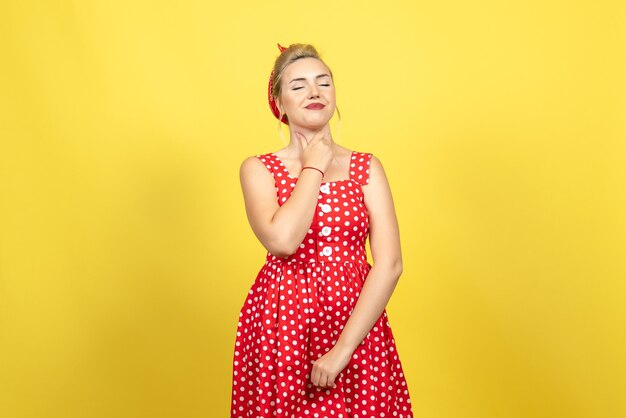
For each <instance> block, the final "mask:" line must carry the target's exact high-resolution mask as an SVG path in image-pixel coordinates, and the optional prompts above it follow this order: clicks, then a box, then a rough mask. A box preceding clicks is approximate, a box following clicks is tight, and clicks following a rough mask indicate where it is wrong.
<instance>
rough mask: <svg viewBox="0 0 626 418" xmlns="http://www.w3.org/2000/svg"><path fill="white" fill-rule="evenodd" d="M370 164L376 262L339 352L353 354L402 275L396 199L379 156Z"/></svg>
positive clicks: (367, 188) (368, 194)
mask: <svg viewBox="0 0 626 418" xmlns="http://www.w3.org/2000/svg"><path fill="white" fill-rule="evenodd" d="M371 158H372V159H371V161H370V181H369V184H367V185H364V186H363V193H364V199H365V206H366V207H367V211H368V214H369V217H370V238H369V239H370V248H371V251H372V258H373V260H374V263H373V265H372V268H371V269H370V271H369V273H368V275H367V278H366V280H365V283H364V284H363V287H362V288H361V292H360V294H359V298H358V300H357V303H356V305H355V307H354V310H353V311H352V315H351V316H350V318H348V321H347V322H346V325H345V327H344V329H343V330H342V332H341V335H340V337H339V340H338V341H337V343H336V346H337V349H338V350H340V351H342V352H344V353H349V355H351V354H352V352H353V351H354V350H355V349H356V348H357V347H358V346H359V344H360V343H361V341H363V339H364V338H365V336H366V335H367V333H368V332H369V331H370V330H371V328H372V327H373V326H374V324H375V323H376V321H377V320H378V318H379V317H380V315H381V314H382V312H383V310H384V309H385V306H386V305H387V302H388V301H389V299H390V298H391V295H392V293H393V291H394V289H395V287H396V284H397V283H398V280H399V278H400V275H401V274H402V252H401V249H400V235H399V230H398V221H397V218H396V213H395V208H394V204H393V199H392V196H391V190H390V188H389V183H388V181H387V177H386V175H385V172H384V169H383V166H382V164H381V162H380V160H379V159H378V158H376V156H374V155H372V157H371Z"/></svg>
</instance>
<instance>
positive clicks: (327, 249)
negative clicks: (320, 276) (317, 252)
mask: <svg viewBox="0 0 626 418" xmlns="http://www.w3.org/2000/svg"><path fill="white" fill-rule="evenodd" d="M332 253H333V249H332V248H331V247H324V249H323V250H322V254H324V255H326V256H329V255H331V254H332Z"/></svg>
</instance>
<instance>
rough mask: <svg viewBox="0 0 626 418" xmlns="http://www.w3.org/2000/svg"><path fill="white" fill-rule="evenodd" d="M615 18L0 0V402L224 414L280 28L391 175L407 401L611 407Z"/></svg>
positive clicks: (620, 125)
mask: <svg viewBox="0 0 626 418" xmlns="http://www.w3.org/2000/svg"><path fill="white" fill-rule="evenodd" d="M625 28H626V6H624V2H621V1H617V0H616V1H563V0H561V1H545V0H532V1H520V2H507V1H495V0H493V1H469V2H468V1H460V0H459V1H428V2H426V1H419V2H418V1H386V2H361V1H353V2H345V1H332V2H330V1H321V2H295V1H280V2H269V3H267V2H252V1H236V2H219V3H218V2H209V1H176V2H173V1H167V2H166V1H154V0H152V1H119V0H116V1H111V0H107V1H64V2H63V1H47V2H44V1H41V2H34V1H18V0H13V1H7V0H5V1H3V2H2V3H1V5H0V54H1V65H0V139H1V145H0V176H1V177H0V193H1V194H0V417H2V418H44V417H45V418H47V417H50V418H52V417H54V418H57V417H58V418H86V417H89V418H127V417H128V418H137V417H146V418H160V417H168V418H170V417H171V418H200V417H227V416H228V415H229V406H230V405H229V402H230V378H231V374H230V373H231V367H232V364H231V360H232V350H233V347H234V346H233V344H234V337H235V329H236V325H237V320H238V314H239V308H240V307H241V304H242V303H243V300H244V298H245V296H246V294H247V291H248V289H249V287H250V285H251V284H252V282H253V280H254V278H255V275H256V273H257V271H258V270H259V269H260V268H261V265H262V263H263V261H264V256H265V250H264V249H263V247H262V246H261V244H260V243H259V242H258V241H257V240H256V238H255V237H254V235H253V233H252V231H251V229H250V227H249V225H248V223H247V219H246V215H245V211H244V206H243V199H242V195H241V189H240V184H239V177H238V170H239V164H240V163H241V161H242V160H243V159H244V158H245V157H247V156H250V155H254V154H260V153H265V152H270V151H276V150H278V149H280V148H282V147H283V143H282V141H281V139H280V137H279V136H278V134H277V123H276V122H277V120H276V119H275V118H274V117H273V116H272V115H271V113H270V111H269V107H268V104H267V101H266V93H267V90H266V89H267V81H268V77H269V72H270V70H271V66H272V63H273V60H274V59H275V57H276V56H277V54H278V49H277V47H276V43H277V42H280V43H281V44H283V45H289V44H290V43H294V42H306V43H312V44H314V45H315V46H316V47H317V48H318V49H319V51H320V52H321V54H322V56H323V58H324V59H325V60H326V61H327V63H328V64H329V66H330V67H331V68H332V70H333V72H334V74H335V82H336V86H337V103H338V105H339V108H340V109H341V113H342V121H341V133H340V135H339V138H337V137H336V138H335V139H336V141H337V142H339V143H340V144H342V145H344V146H346V147H348V148H351V149H355V150H358V151H364V152H372V153H374V154H375V155H377V156H378V157H379V158H380V159H381V161H382V163H383V165H384V167H385V169H386V172H387V175H388V178H389V181H390V184H391V187H392V191H393V193H394V200H395V204H396V209H397V213H398V218H399V222H400V228H401V239H402V248H403V256H404V273H403V275H402V277H401V279H400V282H399V284H398V287H397V289H396V292H395V293H394V295H393V297H392V299H391V301H390V304H389V305H388V313H389V317H390V323H391V325H392V328H393V330H394V333H395V336H396V343H397V345H398V350H399V353H400V357H401V360H402V362H403V366H404V368H405V372H406V376H407V379H408V383H409V389H410V393H411V397H412V403H413V407H414V413H415V416H416V417H423V418H426V417H428V418H473V417H476V418H491V417H493V418H531V417H532V418H560V417H563V418H565V417H567V418H582V417H585V418H618V417H624V416H626V355H625V353H626V306H625V299H626V298H625V296H626V284H625V283H626V282H625V280H624V279H625V277H626V193H625V192H626V175H625V168H624V167H625V165H626V122H625V120H626V118H625V115H626V58H625V54H624V51H625V50H626V45H625V44H626V42H625V41H626V29H625ZM332 126H333V129H335V127H336V118H335V119H333V121H332ZM285 134H286V135H288V132H287V131H285ZM368 250H369V249H368Z"/></svg>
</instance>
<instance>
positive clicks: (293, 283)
mask: <svg viewBox="0 0 626 418" xmlns="http://www.w3.org/2000/svg"><path fill="white" fill-rule="evenodd" d="M371 156H372V154H370V153H363V152H357V151H352V155H351V164H350V178H348V179H345V180H339V181H333V182H324V183H322V184H321V186H320V192H319V197H318V203H317V210H316V211H315V215H314V218H313V221H312V223H311V226H310V228H309V230H308V233H307V235H306V237H305V238H304V240H303V241H302V243H301V244H300V247H299V248H298V250H297V251H296V252H295V253H294V254H292V255H290V256H289V257H276V256H274V255H272V254H271V253H269V252H268V253H267V256H266V260H265V264H264V265H263V267H262V268H261V270H260V271H259V273H258V275H257V277H256V280H255V281H254V283H253V284H252V287H251V288H250V291H249V293H248V295H247V297H246V299H245V301H244V304H243V306H242V308H241V311H240V314H239V322H238V325H237V336H236V339H235V349H234V359H233V373H232V392H231V418H243V417H246V418H247V417H254V418H265V417H279V418H309V417H314V418H326V417H328V418H356V417H360V418H364V417H367V418H370V417H376V418H391V417H398V418H412V417H413V412H412V409H411V400H410V397H409V391H408V387H407V383H406V380H405V377H404V373H403V371H402V365H401V363H400V358H399V356H398V352H397V350H396V345H395V341H394V336H393V333H392V332H391V327H390V324H389V320H388V318H387V312H386V310H384V311H383V313H382V314H381V316H380V317H379V318H378V320H377V321H376V323H375V324H374V326H373V327H372V329H371V330H370V331H369V332H368V334H367V335H366V337H365V338H364V339H363V341H362V342H361V343H360V345H359V346H358V347H357V348H356V350H355V351H354V353H353V355H352V358H351V359H350V362H349V363H348V365H347V366H346V367H345V368H344V369H343V370H342V371H341V372H340V373H339V375H337V378H336V379H335V387H333V388H328V389H327V388H320V387H318V386H315V385H313V384H312V383H311V380H310V377H311V376H310V373H311V369H312V364H313V362H314V361H315V360H317V359H318V358H320V357H321V356H322V355H324V354H325V353H327V352H328V351H329V350H330V349H331V348H332V347H333V345H334V344H335V343H336V342H337V339H338V338H339V335H340V333H341V330H342V329H343V327H344V325H345V323H346V322H347V320H348V318H349V317H350V314H351V313H352V310H353V308H354V306H355V304H356V301H357V299H358V297H359V292H360V290H361V287H362V286H363V283H364V281H365V280H366V278H367V275H368V272H369V270H370V268H371V267H372V266H371V265H370V264H369V263H368V261H367V256H366V251H365V240H366V238H367V235H368V231H369V218H368V214H367V211H366V207H365V204H364V201H363V192H362V190H361V186H362V185H365V184H368V183H369V163H370V160H371ZM256 157H257V158H259V159H260V160H261V161H262V162H263V163H264V164H265V166H266V167H267V168H268V170H269V171H270V172H271V173H272V175H273V176H274V179H275V181H276V183H275V184H276V194H277V199H278V203H279V205H282V204H284V203H285V202H286V201H287V199H289V196H290V194H291V192H292V191H293V188H294V187H295V185H296V182H297V178H294V177H292V176H291V175H290V174H289V172H288V171H287V169H286V167H285V165H284V164H283V163H282V161H281V160H280V159H279V158H278V157H277V156H276V155H275V154H274V153H268V154H263V155H256Z"/></svg>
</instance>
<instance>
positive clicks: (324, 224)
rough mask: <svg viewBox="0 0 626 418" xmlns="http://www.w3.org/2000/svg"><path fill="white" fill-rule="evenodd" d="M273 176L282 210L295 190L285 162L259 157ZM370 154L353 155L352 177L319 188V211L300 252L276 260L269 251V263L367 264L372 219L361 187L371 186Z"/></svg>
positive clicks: (294, 182) (274, 157) (317, 210)
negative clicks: (367, 245) (366, 243)
mask: <svg viewBox="0 0 626 418" xmlns="http://www.w3.org/2000/svg"><path fill="white" fill-rule="evenodd" d="M256 157H257V158H259V159H260V160H261V161H262V162H263V163H264V164H265V166H266V167H267V169H268V170H269V171H270V172H271V173H272V175H273V177H274V181H275V186H276V197H277V199H278V204H279V205H280V206H282V205H283V204H284V203H285V202H286V201H287V199H289V196H291V193H292V191H293V189H294V187H295V186H296V183H297V181H298V179H297V178H295V177H292V176H291V175H290V174H289V172H288V171H287V168H286V167H285V165H284V164H283V162H282V161H281V160H280V159H279V158H278V157H277V156H276V154H274V153H267V154H261V155H256ZM371 157H372V154H371V153H364V152H358V151H352V154H351V157H350V177H349V178H348V179H344V180H339V181H330V182H323V183H322V184H321V185H320V191H319V195H318V201H317V207H316V211H315V214H314V216H313V220H312V222H311V225H310V227H309V230H308V232H307V234H306V236H305V237H304V240H303V241H302V242H301V243H300V246H299V247H298V249H297V251H296V252H295V253H294V254H291V255H290V256H288V257H277V256H275V255H273V254H271V253H270V252H269V251H268V253H267V256H266V261H267V262H277V261H280V262H287V263H296V262H297V263H316V262H317V263H319V262H336V263H344V262H355V263H367V253H366V250H365V241H366V239H367V236H368V234H369V216H368V213H367V208H366V207H365V202H364V199H363V191H362V190H361V186H362V185H366V184H368V183H369V165H370V160H371Z"/></svg>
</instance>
